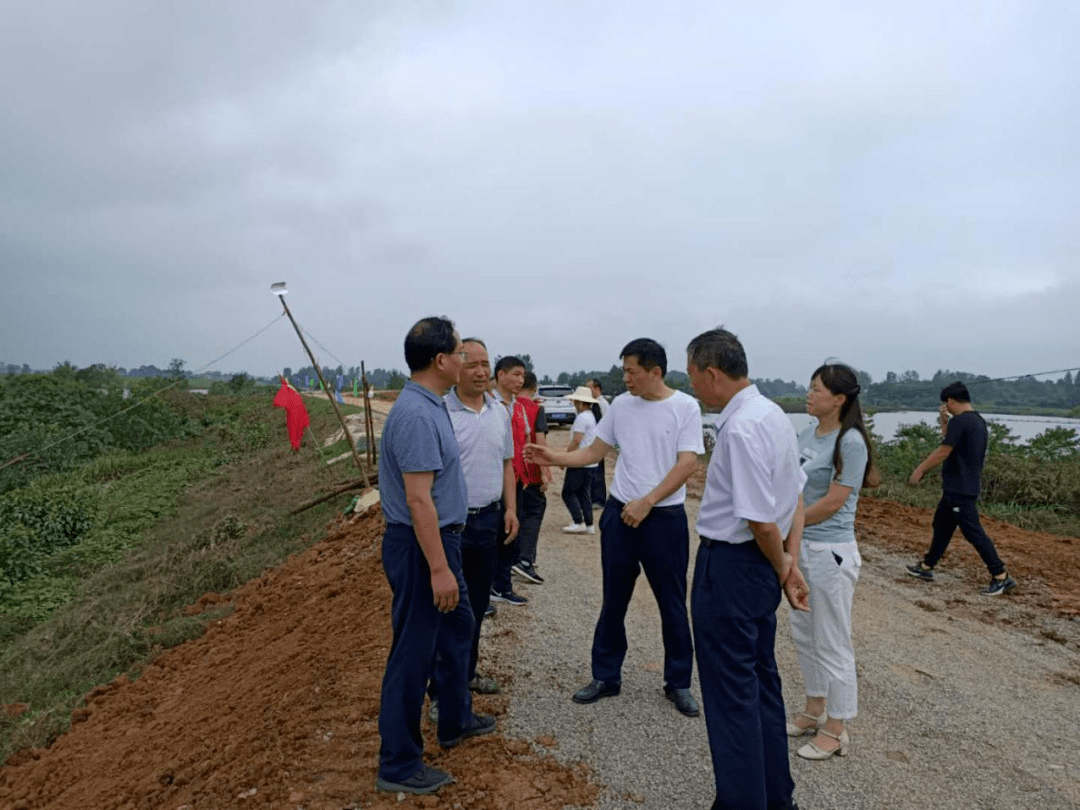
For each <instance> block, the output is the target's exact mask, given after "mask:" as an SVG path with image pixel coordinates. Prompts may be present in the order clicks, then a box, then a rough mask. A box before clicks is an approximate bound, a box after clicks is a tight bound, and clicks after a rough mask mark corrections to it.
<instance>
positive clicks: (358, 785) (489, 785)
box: [0, 510, 597, 810]
mask: <svg viewBox="0 0 1080 810" xmlns="http://www.w3.org/2000/svg"><path fill="white" fill-rule="evenodd" d="M382 525H383V524H382V517H381V516H380V515H379V514H378V512H377V510H375V513H374V514H369V515H366V516H363V517H361V518H359V519H358V520H357V521H356V522H355V523H352V524H345V523H343V524H341V525H340V526H338V527H337V528H336V530H335V531H334V532H332V536H331V537H329V538H328V539H327V540H325V541H323V542H321V543H319V544H318V545H316V546H314V547H313V548H312V549H310V550H309V551H307V552H306V553H304V554H301V555H298V556H296V557H293V558H291V559H290V560H288V561H287V562H286V563H285V564H283V565H282V566H280V567H278V568H277V569H275V570H273V571H270V572H268V573H267V574H266V575H264V576H263V577H261V578H260V579H258V580H255V581H252V582H250V583H248V584H247V585H245V586H243V587H242V588H240V589H238V590H237V591H236V592H235V593H233V594H232V596H231V598H232V600H233V603H234V604H235V612H234V613H233V614H232V615H230V616H229V617H227V618H225V619H222V620H220V621H215V622H214V623H213V624H212V625H211V626H210V627H209V629H208V630H207V632H206V633H205V634H204V635H203V637H202V638H200V639H197V640H195V641H192V642H189V643H187V644H184V645H183V646H181V647H178V648H176V649H174V650H171V651H169V652H166V653H165V654H163V655H161V656H160V657H159V658H158V659H156V660H155V661H154V662H153V664H151V665H150V666H149V667H147V669H146V670H145V672H144V673H143V674H142V677H140V678H138V680H135V681H130V680H129V679H128V678H127V676H126V675H124V676H121V677H120V678H118V679H117V680H116V681H114V682H113V683H111V684H108V685H107V686H103V687H98V688H97V689H94V690H93V691H92V692H90V694H89V695H87V698H86V707H85V708H80V709H77V710H76V711H75V713H74V715H73V718H72V719H73V721H74V723H73V726H72V730H71V731H70V732H69V733H67V734H65V735H64V736H62V737H61V738H60V739H58V740H57V741H56V743H55V744H54V745H53V746H52V747H50V748H49V749H47V750H44V751H36V750H35V751H23V752H20V753H18V754H16V755H15V756H13V757H12V759H11V760H10V761H9V762H8V764H7V766H6V767H4V768H3V769H2V770H0V808H10V809H11V810H31V808H32V809H33V810H43V808H49V810H88V809H91V808H92V809H93V810H135V809H136V808H147V809H150V808H153V810H159V808H191V810H197V809H198V808H213V809H215V810H216V809H217V808H231V807H245V808H247V807H273V808H290V809H291V808H304V809H305V810H319V809H320V808H328V809H329V808H333V810H342V808H359V807H365V808H390V807H448V808H449V807H465V808H470V810H497V809H498V810H502V808H506V807H516V808H535V810H555V808H562V807H564V806H565V805H567V804H571V805H589V804H592V802H593V800H594V798H595V796H596V793H597V789H596V788H595V786H593V785H591V784H589V782H588V781H587V780H586V778H585V769H584V767H582V768H579V769H572V770H567V769H565V768H563V767H560V766H559V765H557V764H556V763H555V762H554V761H552V760H550V759H547V758H544V757H541V756H537V755H535V754H534V753H533V750H532V748H531V746H530V745H529V744H528V743H525V742H521V741H511V740H507V739H504V738H503V737H502V736H500V735H492V736H490V737H484V738H482V739H478V740H470V741H469V742H468V743H466V744H464V745H462V746H459V747H458V748H455V749H453V750H451V751H449V752H443V751H442V750H441V749H440V748H439V747H438V745H437V744H435V741H434V731H433V729H432V728H431V727H430V726H429V727H427V728H425V734H426V735H427V737H428V738H429V745H428V751H427V757H426V759H427V760H428V761H429V762H432V763H433V764H435V765H437V766H439V767H443V768H445V769H447V770H449V771H450V772H451V773H453V774H454V775H455V776H456V777H457V779H458V783H457V784H455V785H451V786H449V787H446V788H443V790H442V791H440V792H439V794H438V796H437V797H434V796H432V797H423V798H419V797H408V798H406V799H405V801H403V802H398V801H397V797H396V796H392V795H389V796H388V795H386V794H379V793H376V792H375V790H374V782H375V768H376V763H377V759H378V747H379V735H378V730H377V727H376V721H377V714H378V703H379V687H380V683H381V681H382V672H383V665H384V664H385V661H386V653H387V650H388V647H389V641H390V619H389V606H390V593H389V589H388V587H387V585H386V580H385V578H384V576H383V573H382V568H381V564H380V561H379V553H378V549H379V538H380V536H381V533H382ZM219 600H220V597H218V596H217V595H216V594H208V595H206V596H205V597H204V598H203V599H200V600H199V602H200V606H199V608H197V609H201V607H202V606H204V605H213V604H216V603H217V602H218V601H219ZM505 701H506V699H505V698H504V697H499V696H495V697H491V698H485V699H482V700H478V701H477V703H478V710H481V711H488V712H494V713H496V714H498V713H500V712H501V711H505V706H506V703H505Z"/></svg>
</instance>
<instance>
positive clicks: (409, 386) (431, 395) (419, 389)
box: [405, 380, 446, 407]
mask: <svg viewBox="0 0 1080 810" xmlns="http://www.w3.org/2000/svg"><path fill="white" fill-rule="evenodd" d="M405 390H412V391H415V392H416V393H418V394H420V395H421V396H423V397H426V398H427V399H429V400H430V401H431V402H433V403H435V404H436V405H442V406H444V407H445V405H446V403H444V402H443V400H442V397H440V396H438V395H437V394H436V393H435V392H434V391H432V390H431V389H430V388H425V387H424V386H422V385H419V384H417V383H414V382H413V381H412V380H406V381H405Z"/></svg>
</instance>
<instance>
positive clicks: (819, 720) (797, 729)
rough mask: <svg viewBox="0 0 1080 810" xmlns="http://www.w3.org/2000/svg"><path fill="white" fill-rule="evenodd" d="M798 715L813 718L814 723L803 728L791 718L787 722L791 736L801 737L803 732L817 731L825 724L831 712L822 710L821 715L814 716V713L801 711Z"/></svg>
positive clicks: (788, 732)
mask: <svg viewBox="0 0 1080 810" xmlns="http://www.w3.org/2000/svg"><path fill="white" fill-rule="evenodd" d="M796 716H797V717H805V718H806V719H807V720H813V721H814V725H812V726H807V727H806V728H803V727H802V726H799V725H796V724H795V723H792V722H791V721H790V720H789V721H788V724H787V735H788V736H789V737H801V736H802V735H803V734H810V733H811V732H816V731H817V730H818V729H819V728H821V727H822V726H823V725H825V721H826V720H827V719H828V716H829V713H828V712H822V713H821V717H814V715H812V714H807V713H806V712H799V713H798V715H796Z"/></svg>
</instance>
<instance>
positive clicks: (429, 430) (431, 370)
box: [375, 318, 495, 793]
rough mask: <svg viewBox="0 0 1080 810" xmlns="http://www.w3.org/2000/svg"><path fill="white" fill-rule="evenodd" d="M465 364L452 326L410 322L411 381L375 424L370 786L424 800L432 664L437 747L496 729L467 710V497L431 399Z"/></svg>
mask: <svg viewBox="0 0 1080 810" xmlns="http://www.w3.org/2000/svg"><path fill="white" fill-rule="evenodd" d="M464 359H465V352H464V350H463V348H462V343H461V340H460V338H459V337H458V334H457V332H456V331H455V330H454V324H453V323H452V322H451V321H449V320H448V319H446V318H424V319H423V320H420V321H418V322H417V323H416V324H415V325H414V326H413V327H412V329H410V330H409V333H408V334H407V335H406V336H405V362H406V363H407V364H408V366H409V371H410V373H411V376H410V378H409V380H408V382H406V383H405V388H404V390H403V391H402V392H401V395H400V396H399V397H398V399H397V402H395V403H394V407H393V408H391V410H390V414H389V416H388V417H387V419H386V424H385V425H384V426H383V434H382V448H381V449H382V452H381V454H380V456H379V490H380V495H381V500H382V510H383V516H384V518H385V519H386V531H385V533H384V534H383V546H382V560H383V570H384V571H385V572H386V579H387V581H388V582H389V583H390V590H391V591H392V592H393V602H392V607H391V622H392V626H393V631H394V638H393V642H392V644H391V646H390V655H389V657H388V658H387V661H386V673H385V674H384V675H383V683H382V695H381V702H380V706H379V735H380V737H381V738H382V745H381V748H380V750H379V771H378V776H377V778H376V780H375V787H376V788H377V789H379V790H383V791H389V792H395V793H396V792H405V793H433V792H435V791H436V790H438V789H439V788H440V787H442V786H443V785H445V784H448V783H449V782H452V781H453V777H452V776H450V774H448V773H446V772H445V771H441V770H439V769H437V768H433V767H431V766H429V765H426V764H424V762H423V761H422V759H421V755H422V754H423V751H424V740H423V737H422V736H421V733H420V715H421V712H422V710H423V703H424V690H425V687H426V685H427V681H428V676H429V675H430V674H431V668H432V662H433V661H434V662H436V663H435V677H436V679H437V680H438V683H439V684H440V687H441V690H442V693H441V699H440V704H441V705H440V711H439V726H438V738H439V744H440V745H442V746H443V747H444V748H450V747H453V746H455V745H457V744H458V743H460V742H461V741H462V740H464V739H466V738H467V737H474V736H477V735H479V734H487V733H489V732H491V731H494V730H495V718H494V717H490V716H487V715H476V714H474V713H473V710H472V697H471V695H470V694H469V689H468V685H467V684H468V663H469V647H470V644H471V642H472V635H473V614H472V608H471V606H470V605H469V594H468V588H467V586H466V584H465V579H464V576H463V574H462V569H461V533H462V531H463V530H464V528H465V520H466V518H467V516H468V503H467V497H468V496H467V492H466V487H465V476H464V475H463V473H462V469H461V454H460V451H459V449H458V443H457V439H456V438H455V437H454V428H453V425H452V424H451V422H450V414H449V413H448V412H447V409H446V404H445V403H444V402H443V400H442V395H443V394H444V393H445V392H446V390H447V389H448V388H450V386H452V385H454V384H455V383H456V382H457V381H458V378H459V376H460V374H461V367H462V364H463V361H464Z"/></svg>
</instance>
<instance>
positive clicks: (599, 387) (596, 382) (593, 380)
mask: <svg viewBox="0 0 1080 810" xmlns="http://www.w3.org/2000/svg"><path fill="white" fill-rule="evenodd" d="M585 384H586V385H595V386H596V390H597V391H599V392H600V393H601V394H602V393H604V386H603V385H601V384H600V381H599V380H598V379H596V377H590V378H589V379H587V380H586V381H585Z"/></svg>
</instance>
